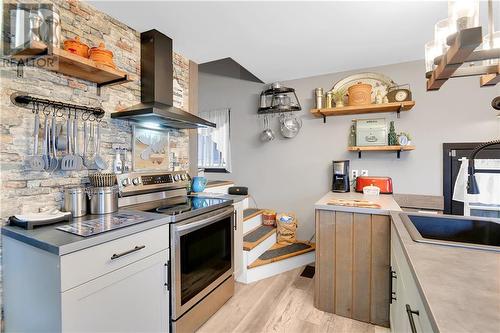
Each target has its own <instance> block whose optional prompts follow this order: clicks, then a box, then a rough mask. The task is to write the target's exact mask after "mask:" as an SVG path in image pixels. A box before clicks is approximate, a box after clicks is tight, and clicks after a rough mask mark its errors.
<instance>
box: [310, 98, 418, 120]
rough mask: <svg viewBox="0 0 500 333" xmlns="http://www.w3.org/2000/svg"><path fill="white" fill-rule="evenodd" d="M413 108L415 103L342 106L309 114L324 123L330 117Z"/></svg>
mask: <svg viewBox="0 0 500 333" xmlns="http://www.w3.org/2000/svg"><path fill="white" fill-rule="evenodd" d="M414 106H415V101H406V102H394V103H384V104H368V105H362V106H344V107H338V108H328V109H326V108H325V109H311V111H310V112H311V113H312V114H313V115H314V116H315V117H317V118H323V121H324V122H326V117H330V116H345V115H353V114H364V113H379V112H398V113H399V112H401V111H409V110H411V109H412V108H413V107H414Z"/></svg>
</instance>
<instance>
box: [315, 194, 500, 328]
mask: <svg viewBox="0 0 500 333" xmlns="http://www.w3.org/2000/svg"><path fill="white" fill-rule="evenodd" d="M338 199H342V200H367V201H371V202H373V203H376V204H378V205H380V208H361V207H346V206H336V205H330V204H328V202H331V201H332V200H338ZM315 210H316V275H315V291H314V304H315V307H316V308H318V309H320V310H323V311H327V312H332V313H336V314H339V315H342V316H345V317H349V318H353V319H357V320H361V321H365V322H372V323H375V324H378V325H383V326H389V323H390V327H391V330H392V331H393V332H408V331H411V329H412V325H413V327H414V328H415V330H416V331H417V332H498V327H500V283H499V276H500V253H499V252H495V251H485V250H476V249H466V248H459V247H451V246H442V245H436V244H425V243H417V242H415V241H413V239H412V238H411V236H410V234H409V233H408V231H407V229H406V227H405V226H404V224H403V222H402V220H401V218H400V213H401V209H400V207H399V206H398V204H397V203H396V202H395V200H394V199H393V197H392V195H380V196H379V197H367V196H364V195H363V194H361V193H331V192H330V193H328V194H327V195H325V196H324V197H323V198H321V199H320V200H319V201H318V202H317V203H316V204H315ZM499 222H500V221H499Z"/></svg>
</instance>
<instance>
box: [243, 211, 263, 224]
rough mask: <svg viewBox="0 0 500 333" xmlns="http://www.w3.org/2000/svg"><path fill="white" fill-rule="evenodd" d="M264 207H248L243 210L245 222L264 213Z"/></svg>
mask: <svg viewBox="0 0 500 333" xmlns="http://www.w3.org/2000/svg"><path fill="white" fill-rule="evenodd" d="M263 211H264V209H261V208H247V209H245V210H244V211H243V222H245V221H247V220H250V219H252V218H254V217H255V216H257V215H260V214H262V212H263Z"/></svg>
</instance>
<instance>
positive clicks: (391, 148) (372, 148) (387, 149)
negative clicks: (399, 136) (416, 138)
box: [347, 146, 415, 158]
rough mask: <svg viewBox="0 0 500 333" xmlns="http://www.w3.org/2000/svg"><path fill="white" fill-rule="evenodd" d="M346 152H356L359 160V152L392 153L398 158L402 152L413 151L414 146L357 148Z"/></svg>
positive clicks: (348, 148) (350, 148)
mask: <svg viewBox="0 0 500 333" xmlns="http://www.w3.org/2000/svg"><path fill="white" fill-rule="evenodd" d="M347 150H348V151H355V152H358V158H361V152H363V151H393V152H396V153H397V156H398V158H400V157H401V152H402V151H410V150H415V146H357V147H347Z"/></svg>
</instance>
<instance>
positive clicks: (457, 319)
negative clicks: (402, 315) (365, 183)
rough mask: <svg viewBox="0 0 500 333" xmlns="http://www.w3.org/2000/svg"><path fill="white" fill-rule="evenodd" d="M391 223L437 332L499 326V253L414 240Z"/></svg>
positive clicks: (397, 220) (397, 219) (399, 225)
mask: <svg viewBox="0 0 500 333" xmlns="http://www.w3.org/2000/svg"><path fill="white" fill-rule="evenodd" d="M391 217H392V223H393V225H394V227H395V228H396V231H397V233H398V236H399V239H400V240H401V243H402V245H403V246H402V248H403V252H405V255H406V259H407V260H408V262H409V264H410V265H409V266H410V268H411V271H412V274H413V276H414V278H415V280H416V282H417V285H418V287H419V289H420V290H419V292H420V294H421V296H422V299H423V300H424V305H425V306H426V307H427V308H428V310H429V311H428V312H429V315H430V316H431V318H430V319H431V320H434V324H435V326H436V327H437V328H438V330H439V331H440V332H453V333H459V332H481V333H486V332H492V333H494V332H495V333H498V332H500V253H498V252H493V251H486V250H475V249H467V248H460V247H451V246H443V245H436V244H424V243H417V242H415V241H413V239H412V238H411V236H410V234H409V233H408V231H407V230H406V227H405V226H404V224H403V222H402V221H401V218H400V216H399V213H398V212H392V213H391Z"/></svg>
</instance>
